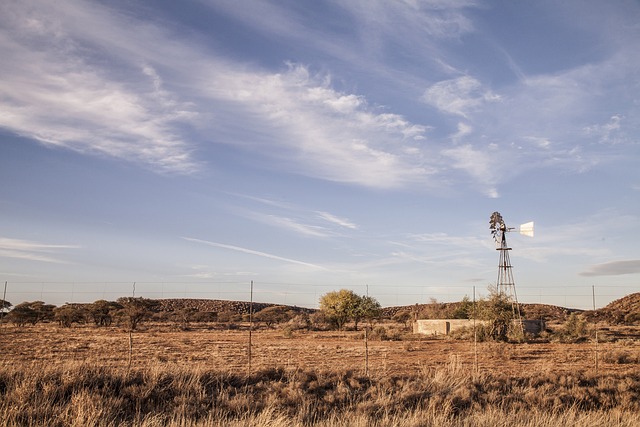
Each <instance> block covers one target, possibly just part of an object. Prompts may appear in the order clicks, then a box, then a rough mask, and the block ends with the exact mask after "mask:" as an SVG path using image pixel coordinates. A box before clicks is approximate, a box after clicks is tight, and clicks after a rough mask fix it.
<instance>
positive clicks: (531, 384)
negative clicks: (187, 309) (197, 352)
mask: <svg viewBox="0 0 640 427" xmlns="http://www.w3.org/2000/svg"><path fill="white" fill-rule="evenodd" d="M24 368H25V367H24V366H23V367H18V368H14V367H7V366H5V367H4V368H3V369H2V370H1V371H0V394H1V396H2V399H1V401H0V416H1V417H2V419H3V421H4V425H7V426H23V425H30V426H127V425H131V426H133V425H136V426H138V425H139V426H161V425H162V426H164V425H169V426H178V425H194V426H205V425H206V426H222V425H225V426H227V425H228V426H234V425H238V426H239V425H254V426H266V425H269V426H315V425H326V426H345V425H349V426H358V425H362V426H365V425H366V426H386V425H394V426H429V425H433V426H436V425H437V426H445V427H446V426H463V425H477V426H483V425H486V426H489V425H491V426H500V425H505V426H506V425H513V424H517V425H524V426H547V425H548V426H551V425H576V426H587V425H590V426H591V425H617V426H632V425H640V374H638V375H634V376H629V375H627V376H618V375H606V376H596V375H587V374H575V375H567V374H548V375H546V376H540V375H538V376H535V377H508V376H503V375H483V376H481V377H475V378H474V377H473V376H472V375H470V373H468V372H466V371H465V370H464V369H463V368H462V367H461V365H460V364H459V363H457V362H456V360H455V358H453V359H452V360H451V362H450V364H449V365H448V366H446V367H444V368H440V369H424V370H422V371H421V372H418V373H416V374H415V375H390V376H380V377H365V376H362V375H360V374H357V373H355V372H353V371H342V372H339V371H313V370H304V371H300V370H285V369H283V368H277V369H266V370H262V371H260V372H256V373H254V374H251V375H247V374H240V373H234V372H230V371H216V370H210V369H204V368H201V367H197V366H196V367H193V368H187V367H178V366H171V365H169V366H167V365H166V364H162V365H157V366H152V367H150V368H146V369H138V370H133V371H131V372H128V373H127V372H126V371H125V370H114V369H108V368H105V367H95V366H87V365H84V364H81V363H75V364H74V363H71V364H67V365H66V366H64V367H51V368H45V369H35V367H31V368H30V369H24ZM514 420H517V422H515V421H514Z"/></svg>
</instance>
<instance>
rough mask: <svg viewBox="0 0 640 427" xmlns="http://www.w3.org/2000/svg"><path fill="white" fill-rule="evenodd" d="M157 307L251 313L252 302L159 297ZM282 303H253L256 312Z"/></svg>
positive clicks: (309, 310)
mask: <svg viewBox="0 0 640 427" xmlns="http://www.w3.org/2000/svg"><path fill="white" fill-rule="evenodd" d="M155 301H156V302H157V303H158V306H157V307H156V309H157V310H158V311H179V310H185V309H186V310H195V311H198V312H209V313H211V312H213V313H225V312H229V313H236V314H249V309H250V307H251V303H250V302H248V301H226V300H217V299H195V298H177V299H158V300H155ZM276 305H281V304H270V303H262V302H254V303H253V311H254V313H256V312H258V311H260V310H262V309H264V308H267V307H273V306H276ZM290 308H291V309H292V310H294V311H299V312H307V313H311V312H313V311H315V310H312V309H309V308H303V307H290Z"/></svg>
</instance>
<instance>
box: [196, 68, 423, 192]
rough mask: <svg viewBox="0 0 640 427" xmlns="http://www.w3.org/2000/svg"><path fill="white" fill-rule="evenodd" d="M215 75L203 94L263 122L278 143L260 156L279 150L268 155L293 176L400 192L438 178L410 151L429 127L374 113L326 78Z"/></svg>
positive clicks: (297, 73)
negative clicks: (414, 184)
mask: <svg viewBox="0 0 640 427" xmlns="http://www.w3.org/2000/svg"><path fill="white" fill-rule="evenodd" d="M217 71H218V72H217V73H216V74H215V75H212V76H211V77H210V80H209V81H210V83H211V85H210V86H209V88H208V89H209V90H208V92H207V93H206V94H207V95H208V96H210V97H211V98H212V99H217V100H218V101H227V102H233V103H234V104H235V106H236V108H240V109H241V110H243V111H244V113H243V114H246V115H253V116H255V117H256V118H257V119H258V120H262V122H261V123H263V126H266V127H267V128H268V130H269V132H271V133H272V134H273V135H277V138H274V139H269V140H267V141H256V144H259V147H260V148H262V151H263V152H264V153H265V154H267V153H269V151H268V150H264V146H265V144H276V146H277V147H278V149H279V150H284V152H279V151H278V150H271V151H270V155H272V156H274V155H277V153H280V156H279V157H277V159H278V160H279V161H281V162H285V163H286V164H287V166H288V167H289V168H291V169H294V170H295V171H296V172H298V173H303V174H311V175H313V176H316V177H321V178H324V179H327V180H334V181H341V182H351V183H356V184H360V185H365V186H372V187H397V186H402V185H406V184H408V183H415V182H421V181H424V180H426V179H427V178H428V177H429V175H430V174H432V173H433V171H434V170H435V168H434V167H433V166H429V165H428V164H426V165H425V164H424V159H423V158H420V157H416V156H415V155H413V154H412V153H413V152H412V151H411V150H410V148H412V147H415V146H416V145H419V144H420V141H421V140H422V139H424V133H425V132H426V130H427V128H426V127H424V126H421V125H417V124H413V123H410V122H409V121H407V120H406V119H404V118H403V117H402V116H400V115H397V114H392V113H377V112H375V111H374V109H373V108H371V107H369V106H368V104H367V103H366V102H365V101H364V100H363V99H362V98H358V97H354V96H352V95H349V94H344V93H341V92H338V91H336V90H334V89H332V88H331V87H330V86H329V84H330V80H329V79H328V77H327V76H313V75H312V74H311V73H310V72H309V70H308V69H307V68H306V67H304V66H301V65H290V66H289V69H288V70H287V71H286V72H283V73H279V74H268V73H257V72H253V73H249V72H244V73H242V72H238V70H236V69H229V70H226V71H225V72H220V71H221V70H219V69H218V70H217ZM345 99H346V101H345ZM337 105H338V106H339V107H336V106H337ZM301 165H302V167H300V166H301Z"/></svg>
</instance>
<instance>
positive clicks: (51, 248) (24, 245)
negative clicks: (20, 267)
mask: <svg viewBox="0 0 640 427" xmlns="http://www.w3.org/2000/svg"><path fill="white" fill-rule="evenodd" d="M78 248H79V246H75V245H52V244H48V243H40V242H34V241H31V240H21V239H11V238H7V237H0V257H5V258H17V259H25V260H30V261H40V262H50V263H60V264H65V263H67V261H64V260H61V259H59V258H57V257H56V256H55V253H56V252H59V250H61V249H78ZM50 254H54V255H50Z"/></svg>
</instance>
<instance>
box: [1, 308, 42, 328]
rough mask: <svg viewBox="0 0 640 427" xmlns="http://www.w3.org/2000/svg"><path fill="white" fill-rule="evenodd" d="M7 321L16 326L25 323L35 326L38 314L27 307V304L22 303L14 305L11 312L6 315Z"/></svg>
mask: <svg viewBox="0 0 640 427" xmlns="http://www.w3.org/2000/svg"><path fill="white" fill-rule="evenodd" d="M7 320H8V321H9V322H11V323H13V324H14V325H16V326H20V327H22V326H24V325H26V324H27V323H31V324H32V325H35V324H36V323H38V313H37V312H36V311H35V310H34V309H32V308H31V307H29V303H26V302H23V303H22V304H18V305H16V306H15V307H14V308H13V310H11V311H10V312H9V314H7Z"/></svg>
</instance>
